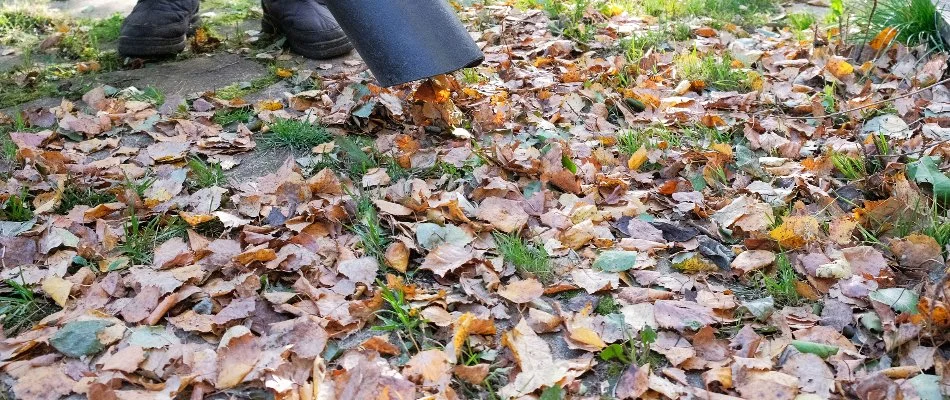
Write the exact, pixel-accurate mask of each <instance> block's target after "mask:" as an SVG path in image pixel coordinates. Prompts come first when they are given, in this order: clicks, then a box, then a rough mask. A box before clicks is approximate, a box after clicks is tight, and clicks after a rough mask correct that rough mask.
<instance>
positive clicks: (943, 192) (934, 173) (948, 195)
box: [907, 157, 950, 202]
mask: <svg viewBox="0 0 950 400" xmlns="http://www.w3.org/2000/svg"><path fill="white" fill-rule="evenodd" d="M938 160H939V159H937V158H936V157H922V158H921V159H920V160H917V161H915V162H912V163H910V164H907V176H909V177H910V178H911V179H913V180H914V181H915V182H917V183H918V184H919V183H929V184H930V185H931V186H933V191H934V198H936V199H937V200H940V201H943V202H946V201H948V200H950V178H948V177H947V175H946V174H944V173H943V172H941V171H940V168H939V167H938V166H937V161H938Z"/></svg>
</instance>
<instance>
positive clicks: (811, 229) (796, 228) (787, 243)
mask: <svg viewBox="0 0 950 400" xmlns="http://www.w3.org/2000/svg"><path fill="white" fill-rule="evenodd" d="M769 235H770V236H771V237H772V239H775V241H776V242H778V244H779V245H781V246H782V247H784V248H786V249H797V248H799V247H802V246H804V245H805V243H806V242H808V241H811V240H815V239H818V238H819V236H820V235H821V225H820V224H819V223H818V220H817V219H815V217H812V216H791V217H785V219H784V220H783V221H782V225H779V226H778V227H777V228H775V229H773V230H772V231H771V232H769Z"/></svg>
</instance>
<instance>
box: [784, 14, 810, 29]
mask: <svg viewBox="0 0 950 400" xmlns="http://www.w3.org/2000/svg"><path fill="white" fill-rule="evenodd" d="M785 22H786V23H787V24H788V27H789V28H792V29H793V30H796V31H807V30H809V29H811V27H812V26H814V25H815V23H816V22H818V20H817V19H816V18H815V15H814V14H812V13H791V14H788V16H787V17H786V19H785Z"/></svg>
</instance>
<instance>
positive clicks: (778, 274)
mask: <svg viewBox="0 0 950 400" xmlns="http://www.w3.org/2000/svg"><path fill="white" fill-rule="evenodd" d="M759 277H760V278H759V279H760V281H761V283H762V287H763V288H764V289H765V291H766V292H767V293H768V294H769V295H771V296H772V298H773V299H774V300H775V304H776V305H787V306H798V305H800V304H801V303H802V297H801V296H800V295H799V294H798V290H797V289H796V285H795V282H798V275H797V274H796V273H795V269H794V268H793V267H792V263H791V262H790V261H789V259H788V255H787V254H785V253H780V254H778V255H777V256H776V257H775V274H774V276H770V275H768V274H765V273H761V272H760V273H759Z"/></svg>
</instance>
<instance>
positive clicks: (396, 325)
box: [372, 282, 429, 354]
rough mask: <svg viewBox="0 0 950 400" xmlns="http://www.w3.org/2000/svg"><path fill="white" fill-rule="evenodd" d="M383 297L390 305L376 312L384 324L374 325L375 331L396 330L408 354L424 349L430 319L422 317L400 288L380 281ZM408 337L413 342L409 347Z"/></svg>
mask: <svg viewBox="0 0 950 400" xmlns="http://www.w3.org/2000/svg"><path fill="white" fill-rule="evenodd" d="M378 286H379V287H380V288H381V293H380V295H381V297H382V299H383V301H385V302H386V304H387V305H388V306H389V307H388V308H387V309H383V310H379V311H377V312H376V318H379V320H380V322H382V324H380V325H376V326H374V327H372V330H374V331H383V332H394V333H396V335H397V336H399V338H400V340H399V343H400V344H402V345H403V350H404V351H405V352H406V354H409V353H411V352H413V351H421V350H422V349H423V347H422V344H423V341H424V340H425V339H426V338H428V333H427V329H428V325H429V323H428V321H426V319H425V318H423V317H422V315H421V314H420V313H419V310H418V309H416V308H415V307H413V306H412V305H411V304H409V302H408V301H406V294H405V293H403V291H402V290H400V289H399V288H391V287H389V286H388V285H384V284H382V283H381V282H380V284H379V285H378ZM406 339H408V340H409V343H411V344H412V347H409V346H408V345H407V343H406Z"/></svg>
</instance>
